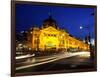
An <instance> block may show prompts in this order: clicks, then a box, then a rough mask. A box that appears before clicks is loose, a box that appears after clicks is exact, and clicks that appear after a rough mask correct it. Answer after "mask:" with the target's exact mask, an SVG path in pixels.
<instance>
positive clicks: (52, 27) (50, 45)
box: [16, 16, 90, 52]
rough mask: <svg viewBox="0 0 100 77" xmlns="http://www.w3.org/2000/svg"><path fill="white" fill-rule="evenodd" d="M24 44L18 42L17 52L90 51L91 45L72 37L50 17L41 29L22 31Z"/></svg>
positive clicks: (34, 28) (35, 27) (34, 27)
mask: <svg viewBox="0 0 100 77" xmlns="http://www.w3.org/2000/svg"><path fill="white" fill-rule="evenodd" d="M21 34H22V35H23V39H22V40H21V41H23V42H21V43H20V42H19V43H18V42H17V44H16V51H17V50H20V49H23V48H28V50H32V51H33V52H34V51H40V52H46V51H51V52H52V51H55V52H61V51H68V50H70V49H73V50H89V47H90V46H89V44H88V43H86V42H83V41H82V40H80V39H78V38H76V37H74V36H72V35H71V34H69V33H68V32H67V31H66V30H64V29H60V28H59V26H57V23H56V21H55V20H54V19H53V18H52V16H48V18H47V19H45V20H44V21H43V24H41V27H37V26H33V27H31V28H30V29H29V30H27V31H22V32H21Z"/></svg>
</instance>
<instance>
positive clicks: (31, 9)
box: [15, 4, 95, 39]
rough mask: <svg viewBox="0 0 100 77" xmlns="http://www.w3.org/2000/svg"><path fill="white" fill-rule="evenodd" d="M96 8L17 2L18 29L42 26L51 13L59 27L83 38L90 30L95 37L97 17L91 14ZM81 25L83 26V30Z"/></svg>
mask: <svg viewBox="0 0 100 77" xmlns="http://www.w3.org/2000/svg"><path fill="white" fill-rule="evenodd" d="M94 10H95V8H79V7H62V6H59V7H58V6H47V5H44V6H43V5H42V6H38V5H32V4H16V12H15V13H16V31H17V32H19V31H23V30H28V29H29V28H30V27H32V26H34V25H37V26H39V27H41V26H42V23H43V21H44V20H45V19H47V18H48V17H49V13H50V14H51V16H52V18H53V19H54V20H56V22H57V24H58V27H60V28H63V29H65V30H67V31H68V32H69V33H70V34H71V35H73V36H75V37H77V38H79V37H80V38H81V39H83V38H84V37H85V36H86V35H88V32H89V31H90V33H91V37H92V38H93V37H94V20H95V18H94V15H91V14H92V13H93V12H94ZM80 26H83V28H82V30H80ZM88 26H89V28H86V27H88Z"/></svg>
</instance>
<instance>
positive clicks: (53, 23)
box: [43, 16, 57, 28]
mask: <svg viewBox="0 0 100 77" xmlns="http://www.w3.org/2000/svg"><path fill="white" fill-rule="evenodd" d="M49 26H52V27H55V28H57V26H56V21H55V20H54V19H53V18H52V17H51V16H49V18H48V19H45V20H44V21H43V28H47V27H49Z"/></svg>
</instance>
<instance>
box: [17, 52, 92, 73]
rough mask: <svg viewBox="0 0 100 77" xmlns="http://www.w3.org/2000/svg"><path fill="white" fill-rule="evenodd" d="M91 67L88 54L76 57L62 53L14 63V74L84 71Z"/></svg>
mask: <svg viewBox="0 0 100 77" xmlns="http://www.w3.org/2000/svg"><path fill="white" fill-rule="evenodd" d="M72 55H73V56H72ZM68 56H69V57H68ZM70 56H71V57H70ZM31 65H32V66H31ZM23 66H24V68H23ZM92 67H94V64H93V61H92V59H90V56H89V53H81V54H78V55H75V53H69V54H68V53H62V54H55V55H52V56H42V57H35V58H33V57H31V58H26V59H22V60H18V61H17V62H16V68H17V70H16V73H21V72H22V73H23V72H41V71H56V70H57V71H58V70H69V69H80V68H82V69H85V68H92Z"/></svg>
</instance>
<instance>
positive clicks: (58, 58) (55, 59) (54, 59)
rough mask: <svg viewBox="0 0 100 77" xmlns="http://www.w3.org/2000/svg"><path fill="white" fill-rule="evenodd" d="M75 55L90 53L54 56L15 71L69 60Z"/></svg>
mask: <svg viewBox="0 0 100 77" xmlns="http://www.w3.org/2000/svg"><path fill="white" fill-rule="evenodd" d="M77 55H90V52H76V53H70V55H68V53H64V54H62V55H55V57H53V58H49V59H44V60H41V61H40V62H38V63H34V64H31V65H26V66H20V67H17V68H16V70H20V69H24V68H29V67H33V66H38V65H42V64H46V63H50V62H54V61H57V60H60V59H63V58H69V57H73V56H77Z"/></svg>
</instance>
